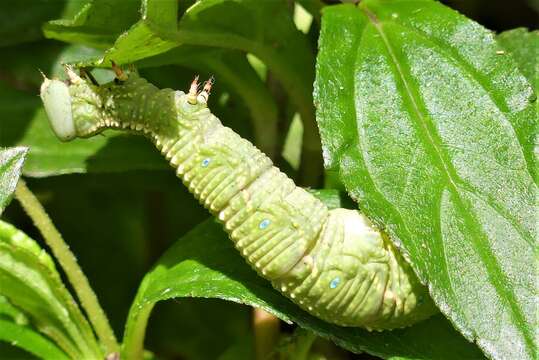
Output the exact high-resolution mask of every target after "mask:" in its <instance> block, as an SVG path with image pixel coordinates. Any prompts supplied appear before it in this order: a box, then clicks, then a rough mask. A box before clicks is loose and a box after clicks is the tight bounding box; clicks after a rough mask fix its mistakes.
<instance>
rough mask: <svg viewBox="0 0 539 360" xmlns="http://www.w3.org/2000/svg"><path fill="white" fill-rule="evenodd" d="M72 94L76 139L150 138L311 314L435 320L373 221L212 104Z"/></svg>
mask: <svg viewBox="0 0 539 360" xmlns="http://www.w3.org/2000/svg"><path fill="white" fill-rule="evenodd" d="M47 81H49V80H46V81H45V84H44V86H43V87H42V98H43V100H44V103H45V106H46V108H47V103H48V102H50V101H52V100H50V99H53V98H54V96H55V95H54V94H49V93H47V89H48V88H49V87H48V86H46V85H49V84H47ZM53 81H55V80H53ZM50 82H51V81H49V83H50ZM66 86H68V88H69V94H70V96H71V104H70V106H71V109H70V110H71V114H72V118H71V120H72V122H73V124H74V129H75V131H76V134H74V135H75V136H78V137H88V136H92V135H95V134H97V133H99V132H100V131H102V130H104V129H109V128H115V129H126V130H130V131H135V132H138V133H143V134H145V135H146V136H148V137H149V138H150V139H151V140H152V141H153V142H154V144H155V145H156V147H157V148H158V149H159V150H160V151H161V153H162V154H163V155H164V156H165V157H166V159H167V160H168V161H169V162H170V164H171V165H172V166H173V167H174V168H175V169H176V173H177V175H178V176H179V177H180V178H181V179H182V180H183V183H184V184H185V185H186V186H187V187H188V188H189V191H190V192H191V193H193V195H194V196H195V197H196V198H197V199H198V200H199V201H200V202H201V204H203V205H204V207H206V208H207V209H208V210H209V211H210V212H211V213H212V214H213V215H215V216H216V217H217V218H218V219H219V221H221V222H222V223H223V225H224V228H225V230H226V231H227V233H228V234H229V236H230V239H231V240H232V241H233V242H234V244H235V246H236V248H237V249H238V251H239V252H240V253H241V254H242V256H243V257H244V258H245V260H246V261H247V262H248V263H249V264H250V265H251V266H252V267H253V268H254V269H255V270H256V271H257V272H258V273H259V274H260V275H261V276H263V277H264V278H266V279H268V280H270V281H271V283H272V284H273V286H274V287H275V288H276V289H278V290H279V291H281V292H282V293H283V294H284V295H286V296H287V297H289V298H290V299H291V300H292V301H294V302H295V303H297V304H298V305H299V306H300V307H302V308H303V309H305V310H306V311H308V312H310V313H312V314H314V315H316V316H318V317H320V318H322V319H324V320H326V321H328V322H332V323H335V324H339V325H345V326H361V327H365V328H368V329H379V330H381V329H392V328H397V327H403V326H407V325H410V324H412V323H414V322H417V321H419V320H422V319H424V318H426V317H428V316H430V315H431V314H432V313H434V312H435V307H434V306H433V304H432V302H431V300H430V298H429V296H428V293H427V290H426V288H424V287H423V286H422V285H421V284H420V283H419V281H418V279H417V278H416V276H415V274H414V273H413V271H412V269H411V268H410V266H409V265H408V264H407V263H406V262H405V261H404V259H403V258H402V257H401V256H400V254H399V253H398V251H397V250H396V249H395V248H394V246H393V245H392V243H391V241H390V240H389V239H388V238H387V237H386V236H385V235H384V234H383V233H381V232H380V231H379V230H377V229H376V228H375V227H374V226H373V225H372V224H371V223H370V222H369V220H368V219H367V218H366V217H365V216H363V215H361V214H360V213H359V212H358V211H356V210H347V209H334V210H328V208H327V207H326V206H325V205H324V204H323V203H322V202H321V201H319V200H318V199H317V198H315V197H314V196H313V195H311V194H310V193H308V192H307V191H305V190H304V189H302V188H300V187H297V186H296V185H295V184H294V182H293V181H292V180H291V179H289V178H288V177H287V176H286V175H285V174H283V173H282V172H280V171H279V169H277V168H276V167H274V166H273V165H272V162H271V160H270V159H269V158H268V157H267V156H265V155H264V154H263V153H262V152H260V151H259V150H258V149H257V148H256V147H254V146H253V145H252V144H251V143H250V142H249V141H247V140H245V139H242V138H241V137H240V136H239V135H237V134H236V133H235V132H234V131H233V130H231V129H230V128H227V127H225V126H223V125H222V124H221V122H220V121H219V119H217V117H215V116H214V115H213V114H212V113H211V112H210V110H209V109H208V108H207V107H206V104H205V101H204V102H202V103H201V102H198V103H197V102H195V103H193V101H192V99H191V101H190V99H189V96H188V95H187V94H185V93H183V92H181V91H174V90H171V89H164V90H159V89H157V88H156V87H155V86H153V85H151V84H149V83H148V82H146V81H145V80H144V79H142V78H140V77H138V76H136V75H134V74H131V75H130V76H129V77H128V79H127V80H126V81H124V82H117V83H111V84H107V85H102V86H96V85H93V84H91V83H90V82H89V81H88V80H85V79H81V78H79V77H74V76H73V75H72V76H71V82H70V84H69V85H66ZM51 121H52V122H54V121H55V120H54V119H51Z"/></svg>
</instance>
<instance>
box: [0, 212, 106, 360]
mask: <svg viewBox="0 0 539 360" xmlns="http://www.w3.org/2000/svg"><path fill="white" fill-rule="evenodd" d="M0 295H2V296H4V297H6V298H7V299H8V300H9V302H10V303H11V304H13V305H14V306H16V307H17V308H18V309H20V310H21V311H23V312H24V314H25V315H26V316H28V318H29V319H30V321H31V322H32V324H33V325H34V326H35V327H36V328H37V329H38V330H39V331H40V332H42V333H43V334H45V335H46V336H48V337H50V338H51V339H52V340H53V341H54V342H56V343H57V345H58V346H59V347H60V348H61V349H62V350H63V351H65V352H66V353H68V354H69V355H70V356H71V357H73V358H98V357H101V356H102V355H101V350H100V349H99V346H98V344H97V342H96V340H95V338H94V336H93V333H92V330H91V328H90V326H89V324H88V322H87V321H86V319H85V318H84V316H83V315H82V313H81V312H80V310H79V308H78V307H77V305H76V303H75V301H74V300H73V298H72V297H71V295H70V294H69V292H68V291H67V289H66V288H65V287H64V285H63V284H62V281H61V278H60V275H59V274H58V272H57V271H56V269H55V267H54V263H53V261H52V259H51V258H50V256H49V255H48V254H47V253H46V252H44V251H43V250H42V249H41V248H40V247H39V245H37V243H36V242H34V241H33V240H32V239H30V238H29V237H28V236H26V235H25V234H24V233H22V232H21V231H19V230H17V229H16V228H14V227H13V226H11V225H9V224H7V223H5V222H2V221H0Z"/></svg>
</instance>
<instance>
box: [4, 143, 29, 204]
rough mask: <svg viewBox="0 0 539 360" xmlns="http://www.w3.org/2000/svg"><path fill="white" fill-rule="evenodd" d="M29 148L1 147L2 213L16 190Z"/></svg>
mask: <svg viewBox="0 0 539 360" xmlns="http://www.w3.org/2000/svg"><path fill="white" fill-rule="evenodd" d="M27 150H28V149H26V148H24V147H16V148H9V149H2V148H0V214H2V211H3V210H4V208H5V207H6V206H7V204H8V203H9V201H10V200H11V197H12V194H13V191H15V187H16V186H17V182H18V181H19V176H21V169H22V164H23V163H24V158H25V156H26V152H27Z"/></svg>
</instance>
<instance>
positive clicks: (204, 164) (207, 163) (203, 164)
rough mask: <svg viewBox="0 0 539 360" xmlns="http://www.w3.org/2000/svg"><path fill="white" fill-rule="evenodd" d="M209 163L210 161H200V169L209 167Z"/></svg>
mask: <svg viewBox="0 0 539 360" xmlns="http://www.w3.org/2000/svg"><path fill="white" fill-rule="evenodd" d="M210 161H211V160H210V159H204V160H202V164H201V166H202V167H207V166H208V165H210Z"/></svg>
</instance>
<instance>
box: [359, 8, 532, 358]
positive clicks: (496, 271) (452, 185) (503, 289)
mask: <svg viewBox="0 0 539 360" xmlns="http://www.w3.org/2000/svg"><path fill="white" fill-rule="evenodd" d="M361 10H362V11H363V12H364V13H365V14H366V18H367V19H368V20H369V22H370V24H371V25H372V26H373V27H374V28H375V29H376V31H377V32H378V33H379V34H380V37H381V39H382V41H383V42H384V46H385V47H386V50H387V53H388V55H389V57H390V59H391V61H392V62H393V64H394V67H395V69H396V70H397V74H396V75H397V76H398V78H400V80H401V82H402V84H403V85H404V87H405V91H406V96H407V97H408V99H409V100H410V102H411V103H412V106H413V112H414V113H415V116H414V117H413V118H415V119H417V120H419V121H416V124H418V125H419V126H420V128H421V130H422V131H423V133H424V135H425V136H426V138H427V140H428V142H427V143H425V142H424V144H425V145H426V146H427V147H430V148H431V149H433V152H431V154H433V155H434V158H435V159H434V160H435V161H436V162H437V163H438V165H439V166H440V167H441V170H443V171H442V175H443V176H444V177H445V178H446V181H447V184H448V185H449V189H448V190H450V191H451V193H453V194H454V196H455V197H454V199H455V202H456V205H457V206H458V207H459V208H460V209H461V210H464V211H463V219H464V221H465V222H466V224H467V225H468V227H469V228H473V229H475V233H476V234H477V236H472V237H471V239H472V241H473V243H474V245H475V246H474V248H475V249H477V248H483V249H488V252H489V253H492V251H491V248H490V246H489V244H488V240H487V236H486V234H485V233H484V231H483V229H482V227H481V225H480V223H479V221H478V220H477V219H476V217H475V216H472V215H471V214H472V213H473V211H472V210H473V209H472V208H471V206H470V205H469V204H467V202H466V201H465V200H464V199H463V198H462V197H461V195H460V192H459V190H458V189H459V188H458V186H457V181H456V179H458V176H457V175H456V171H455V169H454V168H453V166H452V164H451V162H450V161H448V160H447V159H445V158H444V156H443V155H442V154H443V152H442V151H441V149H440V147H439V146H438V144H437V142H436V141H435V135H434V134H433V133H432V130H431V129H429V126H428V125H427V121H426V119H425V116H424V115H423V114H422V113H421V110H420V108H419V102H420V101H421V100H420V99H419V97H418V96H417V94H416V93H415V92H414V91H413V90H412V88H411V86H410V84H409V81H408V80H407V77H406V76H405V71H404V69H403V67H402V66H401V64H400V63H399V62H398V59H397V57H396V55H395V52H394V50H393V47H392V45H391V43H390V42H389V39H388V38H387V36H386V34H385V32H384V30H383V28H382V26H381V23H380V22H379V21H378V20H377V18H376V16H375V15H374V14H373V13H372V12H370V11H369V9H367V8H366V7H363V8H361ZM444 253H445V251H444ZM477 253H478V254H479V256H480V258H481V261H482V263H483V265H484V267H485V269H486V271H487V273H488V276H489V279H490V280H491V283H492V284H493V285H495V286H494V288H495V290H496V293H497V294H498V296H499V297H500V298H501V299H502V300H505V303H506V305H508V308H509V309H510V314H511V317H512V319H513V321H514V322H515V323H518V324H519V326H516V329H517V331H519V332H520V333H521V334H522V335H523V338H524V339H525V341H526V345H527V347H528V349H533V337H531V336H530V334H529V333H528V332H527V331H526V329H527V328H528V326H527V323H526V321H525V317H524V315H523V313H522V311H521V309H520V307H518V306H517V301H516V299H515V296H514V293H513V292H512V291H510V289H508V288H507V286H505V285H504V284H507V283H509V282H508V281H507V279H506V276H505V274H504V273H503V272H502V271H501V270H500V269H501V267H500V265H499V263H498V261H497V260H496V257H495V256H486V255H485V254H484V252H482V251H481V252H477ZM447 265H449V264H446V267H447ZM446 275H447V279H448V281H449V285H450V287H451V292H452V293H453V295H455V292H454V290H453V288H452V287H453V285H452V284H451V279H450V277H449V274H448V273H447V272H446ZM498 279H500V280H498ZM504 293H505V296H503V295H504ZM455 298H456V297H455ZM455 305H457V304H455ZM466 318H467V320H468V322H470V319H469V318H468V317H466ZM471 322H472V323H474V321H471ZM468 326H469V325H468Z"/></svg>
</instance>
